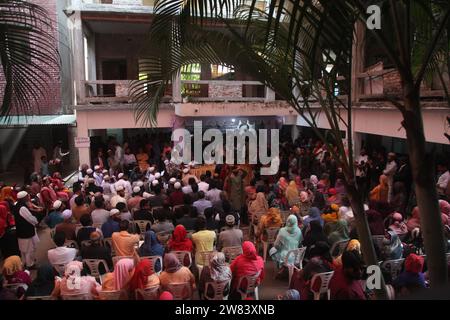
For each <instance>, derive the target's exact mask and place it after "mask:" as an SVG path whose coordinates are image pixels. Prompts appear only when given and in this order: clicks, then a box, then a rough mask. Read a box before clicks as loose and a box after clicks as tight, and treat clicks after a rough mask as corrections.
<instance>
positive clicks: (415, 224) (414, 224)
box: [406, 206, 420, 232]
mask: <svg viewBox="0 0 450 320" xmlns="http://www.w3.org/2000/svg"><path fill="white" fill-rule="evenodd" d="M406 227H407V228H408V232H411V231H413V230H414V229H415V228H420V214H419V207H417V206H416V207H414V209H413V211H412V216H411V218H409V219H408V221H406Z"/></svg>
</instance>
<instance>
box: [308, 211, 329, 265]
mask: <svg viewBox="0 0 450 320" xmlns="http://www.w3.org/2000/svg"><path fill="white" fill-rule="evenodd" d="M319 241H322V242H325V243H327V244H328V237H327V236H326V234H325V232H323V228H322V226H321V225H320V222H319V221H318V220H313V221H311V222H310V223H309V225H308V227H306V229H305V238H304V240H303V245H304V246H305V247H306V253H305V258H306V259H310V258H311V248H312V246H313V245H314V244H316V243H317V242H319Z"/></svg>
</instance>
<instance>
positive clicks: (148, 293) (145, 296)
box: [134, 286, 159, 300]
mask: <svg viewBox="0 0 450 320" xmlns="http://www.w3.org/2000/svg"><path fill="white" fill-rule="evenodd" d="M134 294H135V296H136V300H158V299H159V286H153V287H150V288H145V289H137V290H136V291H135V293H134Z"/></svg>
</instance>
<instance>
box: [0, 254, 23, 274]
mask: <svg viewBox="0 0 450 320" xmlns="http://www.w3.org/2000/svg"><path fill="white" fill-rule="evenodd" d="M22 270H23V266H22V259H20V257H19V256H10V257H8V258H6V260H5V262H4V263H3V273H4V274H6V275H7V276H12V275H13V274H14V273H16V272H18V271H22Z"/></svg>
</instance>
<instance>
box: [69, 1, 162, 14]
mask: <svg viewBox="0 0 450 320" xmlns="http://www.w3.org/2000/svg"><path fill="white" fill-rule="evenodd" d="M155 1H156V0H72V2H71V4H70V5H69V7H68V8H67V10H75V11H81V12H85V13H86V12H90V13H111V14H152V13H153V7H154V5H155Z"/></svg>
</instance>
